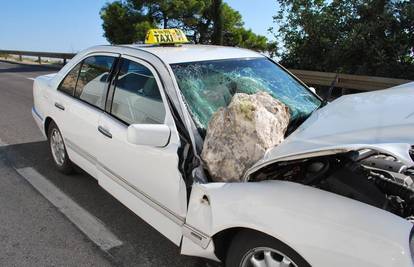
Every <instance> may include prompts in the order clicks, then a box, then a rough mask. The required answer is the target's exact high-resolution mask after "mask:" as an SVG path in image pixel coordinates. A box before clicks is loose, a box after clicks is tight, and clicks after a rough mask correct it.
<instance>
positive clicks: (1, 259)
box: [0, 62, 216, 266]
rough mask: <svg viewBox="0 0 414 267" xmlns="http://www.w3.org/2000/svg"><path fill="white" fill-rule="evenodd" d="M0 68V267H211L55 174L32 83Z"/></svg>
mask: <svg viewBox="0 0 414 267" xmlns="http://www.w3.org/2000/svg"><path fill="white" fill-rule="evenodd" d="M52 72H56V70H55V69H51V68H47V67H41V66H29V65H22V64H12V63H6V62H0V244H1V246H2V248H1V249H0V266H216V264H214V263H212V262H208V261H204V260H202V259H198V258H193V257H187V256H182V255H180V253H179V252H180V251H179V248H178V247H176V246H175V245H174V244H173V243H171V242H170V241H169V240H168V239H166V238H165V237H163V236H162V235H161V234H159V233H158V232H157V231H156V230H154V229H153V228H152V227H151V226H149V225H148V224H147V223H145V222H144V221H142V220H141V219H140V218H139V217H137V216H136V215H134V214H133V213H132V212H131V211H130V210H129V209H127V208H126V207H124V206H123V205H122V204H120V203H119V202H118V201H117V200H116V199H114V198H113V197H112V196H111V195H109V194H108V193H107V192H106V191H104V190H103V189H102V188H100V187H99V186H98V184H97V182H96V180H95V179H94V178H92V177H91V176H89V175H87V174H85V173H83V172H80V173H79V174H76V175H74V176H65V175H62V174H60V173H58V172H57V171H56V170H55V169H54V168H53V165H52V159H51V157H50V155H49V153H48V145H47V142H46V140H45V139H44V138H43V137H42V135H41V133H40V132H39V130H38V129H37V127H36V125H35V123H34V121H33V119H32V115H31V108H32V105H33V97H32V84H33V78H35V77H36V76H39V75H43V74H48V73H52Z"/></svg>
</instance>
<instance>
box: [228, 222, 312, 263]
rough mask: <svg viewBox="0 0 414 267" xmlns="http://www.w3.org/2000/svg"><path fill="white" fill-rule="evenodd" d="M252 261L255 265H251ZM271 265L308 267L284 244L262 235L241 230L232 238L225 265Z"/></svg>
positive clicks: (302, 259) (303, 260)
mask: <svg viewBox="0 0 414 267" xmlns="http://www.w3.org/2000/svg"><path fill="white" fill-rule="evenodd" d="M265 254H266V255H265ZM252 261H254V262H256V263H257V264H256V265H253V264H252ZM272 263H273V265H275V266H285V267H294V266H295V267H310V264H309V263H307V262H306V260H305V259H304V258H302V257H301V256H300V255H299V254H298V253H297V252H296V251H294V250H293V249H292V248H290V247H289V246H287V245H286V244H284V243H282V242H280V241H279V240H277V239H275V238H273V237H270V236H268V235H265V234H263V233H260V232H255V231H249V230H243V231H241V232H239V233H237V234H236V236H235V237H234V238H233V240H232V242H231V244H230V247H229V249H228V251H227V256H226V264H225V265H226V267H250V266H273V265H272ZM282 263H284V264H282Z"/></svg>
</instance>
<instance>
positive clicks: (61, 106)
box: [55, 102, 65, 110]
mask: <svg viewBox="0 0 414 267" xmlns="http://www.w3.org/2000/svg"><path fill="white" fill-rule="evenodd" d="M55 107H57V108H58V109H61V110H65V107H64V106H63V105H62V104H60V103H58V102H55Z"/></svg>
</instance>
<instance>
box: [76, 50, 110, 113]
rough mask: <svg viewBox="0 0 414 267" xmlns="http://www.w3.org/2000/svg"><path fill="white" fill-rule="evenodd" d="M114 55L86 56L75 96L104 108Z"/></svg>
mask: <svg viewBox="0 0 414 267" xmlns="http://www.w3.org/2000/svg"><path fill="white" fill-rule="evenodd" d="M114 61H115V58H114V57H109V56H92V57H88V58H86V59H85V60H84V61H83V63H82V67H81V70H80V74H79V78H78V82H77V84H76V90H75V97H77V98H79V99H82V100H83V101H85V102H88V103H89V104H92V105H94V106H96V107H98V108H100V109H104V107H105V100H106V93H107V87H108V83H107V82H108V77H109V72H110V71H111V68H112V65H113V63H114Z"/></svg>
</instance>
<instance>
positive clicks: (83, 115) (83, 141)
mask: <svg viewBox="0 0 414 267" xmlns="http://www.w3.org/2000/svg"><path fill="white" fill-rule="evenodd" d="M118 56H119V55H117V54H93V55H89V56H87V57H86V58H84V59H83V60H82V61H81V62H80V63H79V64H77V65H76V66H75V68H74V69H73V71H71V72H72V74H70V75H69V76H72V77H70V79H75V77H76V85H75V90H73V92H71V93H72V95H70V94H66V96H64V97H66V98H68V97H69V98H70V100H68V99H65V101H62V103H59V104H61V105H62V107H60V109H61V110H62V113H64V116H63V119H62V120H61V124H62V126H61V127H62V129H63V130H62V134H63V138H64V141H65V145H66V147H67V150H68V154H69V157H70V158H71V160H72V161H74V162H75V163H76V164H78V165H79V166H80V167H82V169H84V170H85V171H87V172H88V173H89V174H91V175H92V176H94V177H97V172H96V161H97V156H96V152H97V146H98V143H97V135H98V133H97V127H98V121H99V117H100V115H101V114H102V113H103V110H104V108H105V103H106V96H107V91H108V81H109V79H110V76H111V69H112V67H113V66H114V64H115V62H116V60H117V57H118ZM75 71H78V74H77V75H76V74H75V73H74V72H75ZM69 76H67V77H69ZM65 80H66V78H65ZM65 80H63V82H62V85H63V84H65ZM58 108H59V107H58ZM62 108H63V109H62Z"/></svg>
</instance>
